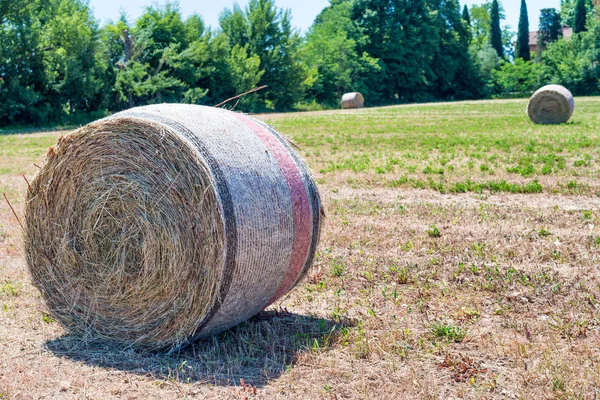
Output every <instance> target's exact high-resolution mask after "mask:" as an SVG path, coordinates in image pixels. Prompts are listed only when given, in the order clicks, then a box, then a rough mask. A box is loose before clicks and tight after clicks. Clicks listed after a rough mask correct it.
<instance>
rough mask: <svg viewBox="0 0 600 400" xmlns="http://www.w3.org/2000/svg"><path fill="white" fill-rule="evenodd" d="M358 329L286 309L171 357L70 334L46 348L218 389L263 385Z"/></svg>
mask: <svg viewBox="0 0 600 400" xmlns="http://www.w3.org/2000/svg"><path fill="white" fill-rule="evenodd" d="M354 325H355V324H354V323H353V322H352V321H344V322H341V323H336V322H334V321H331V320H328V319H323V318H314V317H309V316H303V315H298V314H292V313H289V312H287V311H283V312H282V311H264V312H262V313H260V314H258V315H257V316H255V317H253V318H251V319H250V320H249V321H247V322H245V323H242V324H241V325H238V326H237V327H235V328H233V329H231V330H229V331H226V332H224V333H222V334H220V335H218V336H216V337H213V338H210V339H206V340H200V341H198V342H196V343H195V344H193V345H191V346H189V347H187V348H185V349H183V350H181V351H180V352H179V353H176V354H173V355H167V354H164V353H147V352H146V353H144V352H136V351H134V350H123V349H122V348H116V347H112V346H111V345H110V344H107V343H105V342H104V343H103V342H97V341H96V342H91V341H86V340H85V339H83V338H82V337H81V336H76V335H71V334H67V335H64V336H62V337H59V338H57V339H53V340H50V341H48V342H46V343H45V344H44V345H43V347H44V349H45V350H47V351H49V352H51V353H52V354H54V355H56V356H58V357H64V358H68V359H71V360H73V361H76V362H82V363H85V364H87V365H90V366H95V367H102V368H111V369H115V370H119V371H123V372H128V373H133V374H138V375H142V376H148V377H152V378H154V379H165V380H175V381H178V382H181V383H198V382H200V383H206V384H212V385H219V386H230V385H239V382H240V379H243V380H244V381H245V383H246V384H250V385H254V386H257V387H262V386H264V385H265V384H267V382H268V381H269V380H271V379H276V378H278V377H279V376H280V375H281V374H282V373H283V372H284V371H285V370H286V369H287V368H288V367H289V366H292V365H294V364H295V363H296V362H297V360H298V358H299V356H300V355H301V354H303V353H306V352H311V351H313V350H316V349H318V351H327V349H328V348H330V347H331V346H332V345H333V344H335V343H336V341H337V340H338V336H339V335H340V333H341V329H342V328H344V327H351V326H354Z"/></svg>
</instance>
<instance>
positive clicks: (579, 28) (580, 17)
mask: <svg viewBox="0 0 600 400" xmlns="http://www.w3.org/2000/svg"><path fill="white" fill-rule="evenodd" d="M586 14H587V10H586V8H585V1H584V0H577V3H575V24H574V25H575V26H574V27H573V31H574V32H575V33H579V32H583V31H585V30H586V29H585V23H586V19H587V15H586Z"/></svg>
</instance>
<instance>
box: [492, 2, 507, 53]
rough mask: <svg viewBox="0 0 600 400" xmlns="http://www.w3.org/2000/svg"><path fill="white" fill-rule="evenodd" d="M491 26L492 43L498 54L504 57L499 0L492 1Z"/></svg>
mask: <svg viewBox="0 0 600 400" xmlns="http://www.w3.org/2000/svg"><path fill="white" fill-rule="evenodd" d="M490 18H491V27H490V43H491V45H492V47H493V48H494V50H496V53H498V56H499V57H500V58H504V48H503V46H502V31H501V30H500V10H499V7H498V0H494V1H493V2H492V12H491V15H490Z"/></svg>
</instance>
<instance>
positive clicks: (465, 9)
mask: <svg viewBox="0 0 600 400" xmlns="http://www.w3.org/2000/svg"><path fill="white" fill-rule="evenodd" d="M462 19H463V20H464V21H465V22H466V23H467V26H471V16H470V15H469V8H468V7H467V5H466V4H465V6H464V7H463V11H462Z"/></svg>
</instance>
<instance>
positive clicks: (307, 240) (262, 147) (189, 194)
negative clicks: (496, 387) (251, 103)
mask: <svg viewBox="0 0 600 400" xmlns="http://www.w3.org/2000/svg"><path fill="white" fill-rule="evenodd" d="M320 226H321V202H320V198H319V193H318V190H317V187H316V185H315V183H314V181H313V179H312V178H311V176H310V173H309V171H308V169H307V167H306V165H305V164H304V163H303V161H302V160H301V159H300V158H299V156H298V154H296V152H295V151H294V150H293V149H292V147H291V146H290V144H289V142H288V141H287V140H286V139H285V138H284V137H283V136H282V135H280V134H279V133H277V132H276V131H275V130H274V129H273V128H271V127H269V126H268V125H266V124H264V123H263V122H260V121H258V120H255V119H253V118H250V117H248V116H245V115H243V114H238V113H233V112H230V111H227V110H223V109H217V108H210V107H202V106H193V105H182V104H163V105H154V106H147V107H139V108H133V109H131V110H128V111H124V112H121V113H118V114H115V115H113V116H111V117H109V118H105V119H103V120H100V121H97V122H94V123H91V124H89V125H87V126H84V127H82V128H80V129H78V130H76V131H74V132H72V133H70V134H68V135H65V136H63V137H62V138H61V139H60V140H59V142H58V144H57V145H55V146H53V147H52V148H51V149H50V150H49V152H48V156H47V158H46V161H45V164H44V166H43V167H42V168H41V170H40V171H39V173H38V175H37V176H36V177H35V179H34V180H33V182H32V183H31V187H30V188H29V190H28V195H27V206H26V228H25V250H26V255H27V263H28V267H29V270H30V272H31V275H32V279H33V282H34V284H35V286H36V287H37V288H38V289H39V290H40V292H41V294H42V297H43V299H44V300H45V302H46V304H47V306H48V309H49V311H50V313H51V314H52V316H54V317H55V318H56V319H57V320H58V321H59V322H61V323H62V324H63V325H64V326H65V327H66V328H67V329H68V330H69V331H71V332H74V333H77V334H82V335H84V337H89V338H92V339H98V338H99V339H102V340H107V341H109V342H112V343H113V344H116V345H120V346H125V347H136V348H141V349H146V350H171V351H174V350H177V349H179V348H181V347H183V346H185V345H187V344H189V343H192V342H194V341H195V340H196V339H198V338H201V337H207V336H210V335H213V334H216V333H219V332H221V331H224V330H226V329H228V328H230V327H232V326H234V325H236V324H238V323H240V322H242V321H244V320H246V319H248V318H250V317H251V316H252V315H255V314H256V313H258V312H260V311H261V310H263V309H264V308H265V307H267V306H268V305H270V304H272V303H273V302H275V301H276V300H277V299H279V298H280V297H282V296H283V295H285V294H286V293H287V292H288V291H289V290H291V289H292V288H293V287H294V286H295V285H296V284H297V283H298V282H299V281H300V280H301V279H302V278H303V277H304V276H305V275H306V273H307V272H308V269H309V268H310V266H311V264H312V261H313V257H314V254H315V248H316V246H317V242H318V239H319V232H320ZM88 335H89V336H88Z"/></svg>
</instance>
